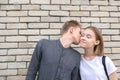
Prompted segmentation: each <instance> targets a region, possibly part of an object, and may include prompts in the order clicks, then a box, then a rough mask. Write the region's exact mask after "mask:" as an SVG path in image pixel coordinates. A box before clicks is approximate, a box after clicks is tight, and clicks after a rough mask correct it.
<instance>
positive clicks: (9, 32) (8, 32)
mask: <svg viewBox="0 0 120 80" xmlns="http://www.w3.org/2000/svg"><path fill="white" fill-rule="evenodd" d="M17 34H18V30H0V35H17Z"/></svg>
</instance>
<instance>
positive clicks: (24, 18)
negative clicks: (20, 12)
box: [20, 17, 40, 22]
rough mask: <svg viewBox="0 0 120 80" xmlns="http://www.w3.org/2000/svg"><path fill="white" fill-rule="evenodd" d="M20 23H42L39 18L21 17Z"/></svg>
mask: <svg viewBox="0 0 120 80" xmlns="http://www.w3.org/2000/svg"><path fill="white" fill-rule="evenodd" d="M20 22H40V18H39V17H21V18H20Z"/></svg>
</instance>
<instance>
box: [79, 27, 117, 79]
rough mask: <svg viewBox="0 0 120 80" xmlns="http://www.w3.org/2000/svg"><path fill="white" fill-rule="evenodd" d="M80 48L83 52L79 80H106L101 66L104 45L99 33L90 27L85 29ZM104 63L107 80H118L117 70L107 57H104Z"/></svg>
mask: <svg viewBox="0 0 120 80" xmlns="http://www.w3.org/2000/svg"><path fill="white" fill-rule="evenodd" d="M80 46H81V47H83V48H84V50H85V53H84V54H83V56H82V58H81V61H80V74H81V80H108V78H107V76H106V74H105V71H104V67H103V64H102V56H103V55H104V51H103V50H104V45H103V39H102V34H101V33H100V31H99V30H98V29H97V28H96V27H92V26H90V27H87V28H85V30H84V31H83V33H82V34H81V41H80ZM105 63H106V68H107V73H108V76H109V80H118V78H117V73H116V70H117V69H116V67H115V65H114V64H113V62H112V61H111V59H110V58H109V57H106V59H105Z"/></svg>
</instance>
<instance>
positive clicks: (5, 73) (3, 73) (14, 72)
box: [0, 69, 17, 76]
mask: <svg viewBox="0 0 120 80" xmlns="http://www.w3.org/2000/svg"><path fill="white" fill-rule="evenodd" d="M0 75H1V76H10V75H17V70H16V69H14V70H0Z"/></svg>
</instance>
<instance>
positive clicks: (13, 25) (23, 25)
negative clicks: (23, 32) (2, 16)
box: [7, 23, 27, 29]
mask: <svg viewBox="0 0 120 80" xmlns="http://www.w3.org/2000/svg"><path fill="white" fill-rule="evenodd" d="M26 28H27V24H26V23H8V24H7V29H26Z"/></svg>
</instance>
